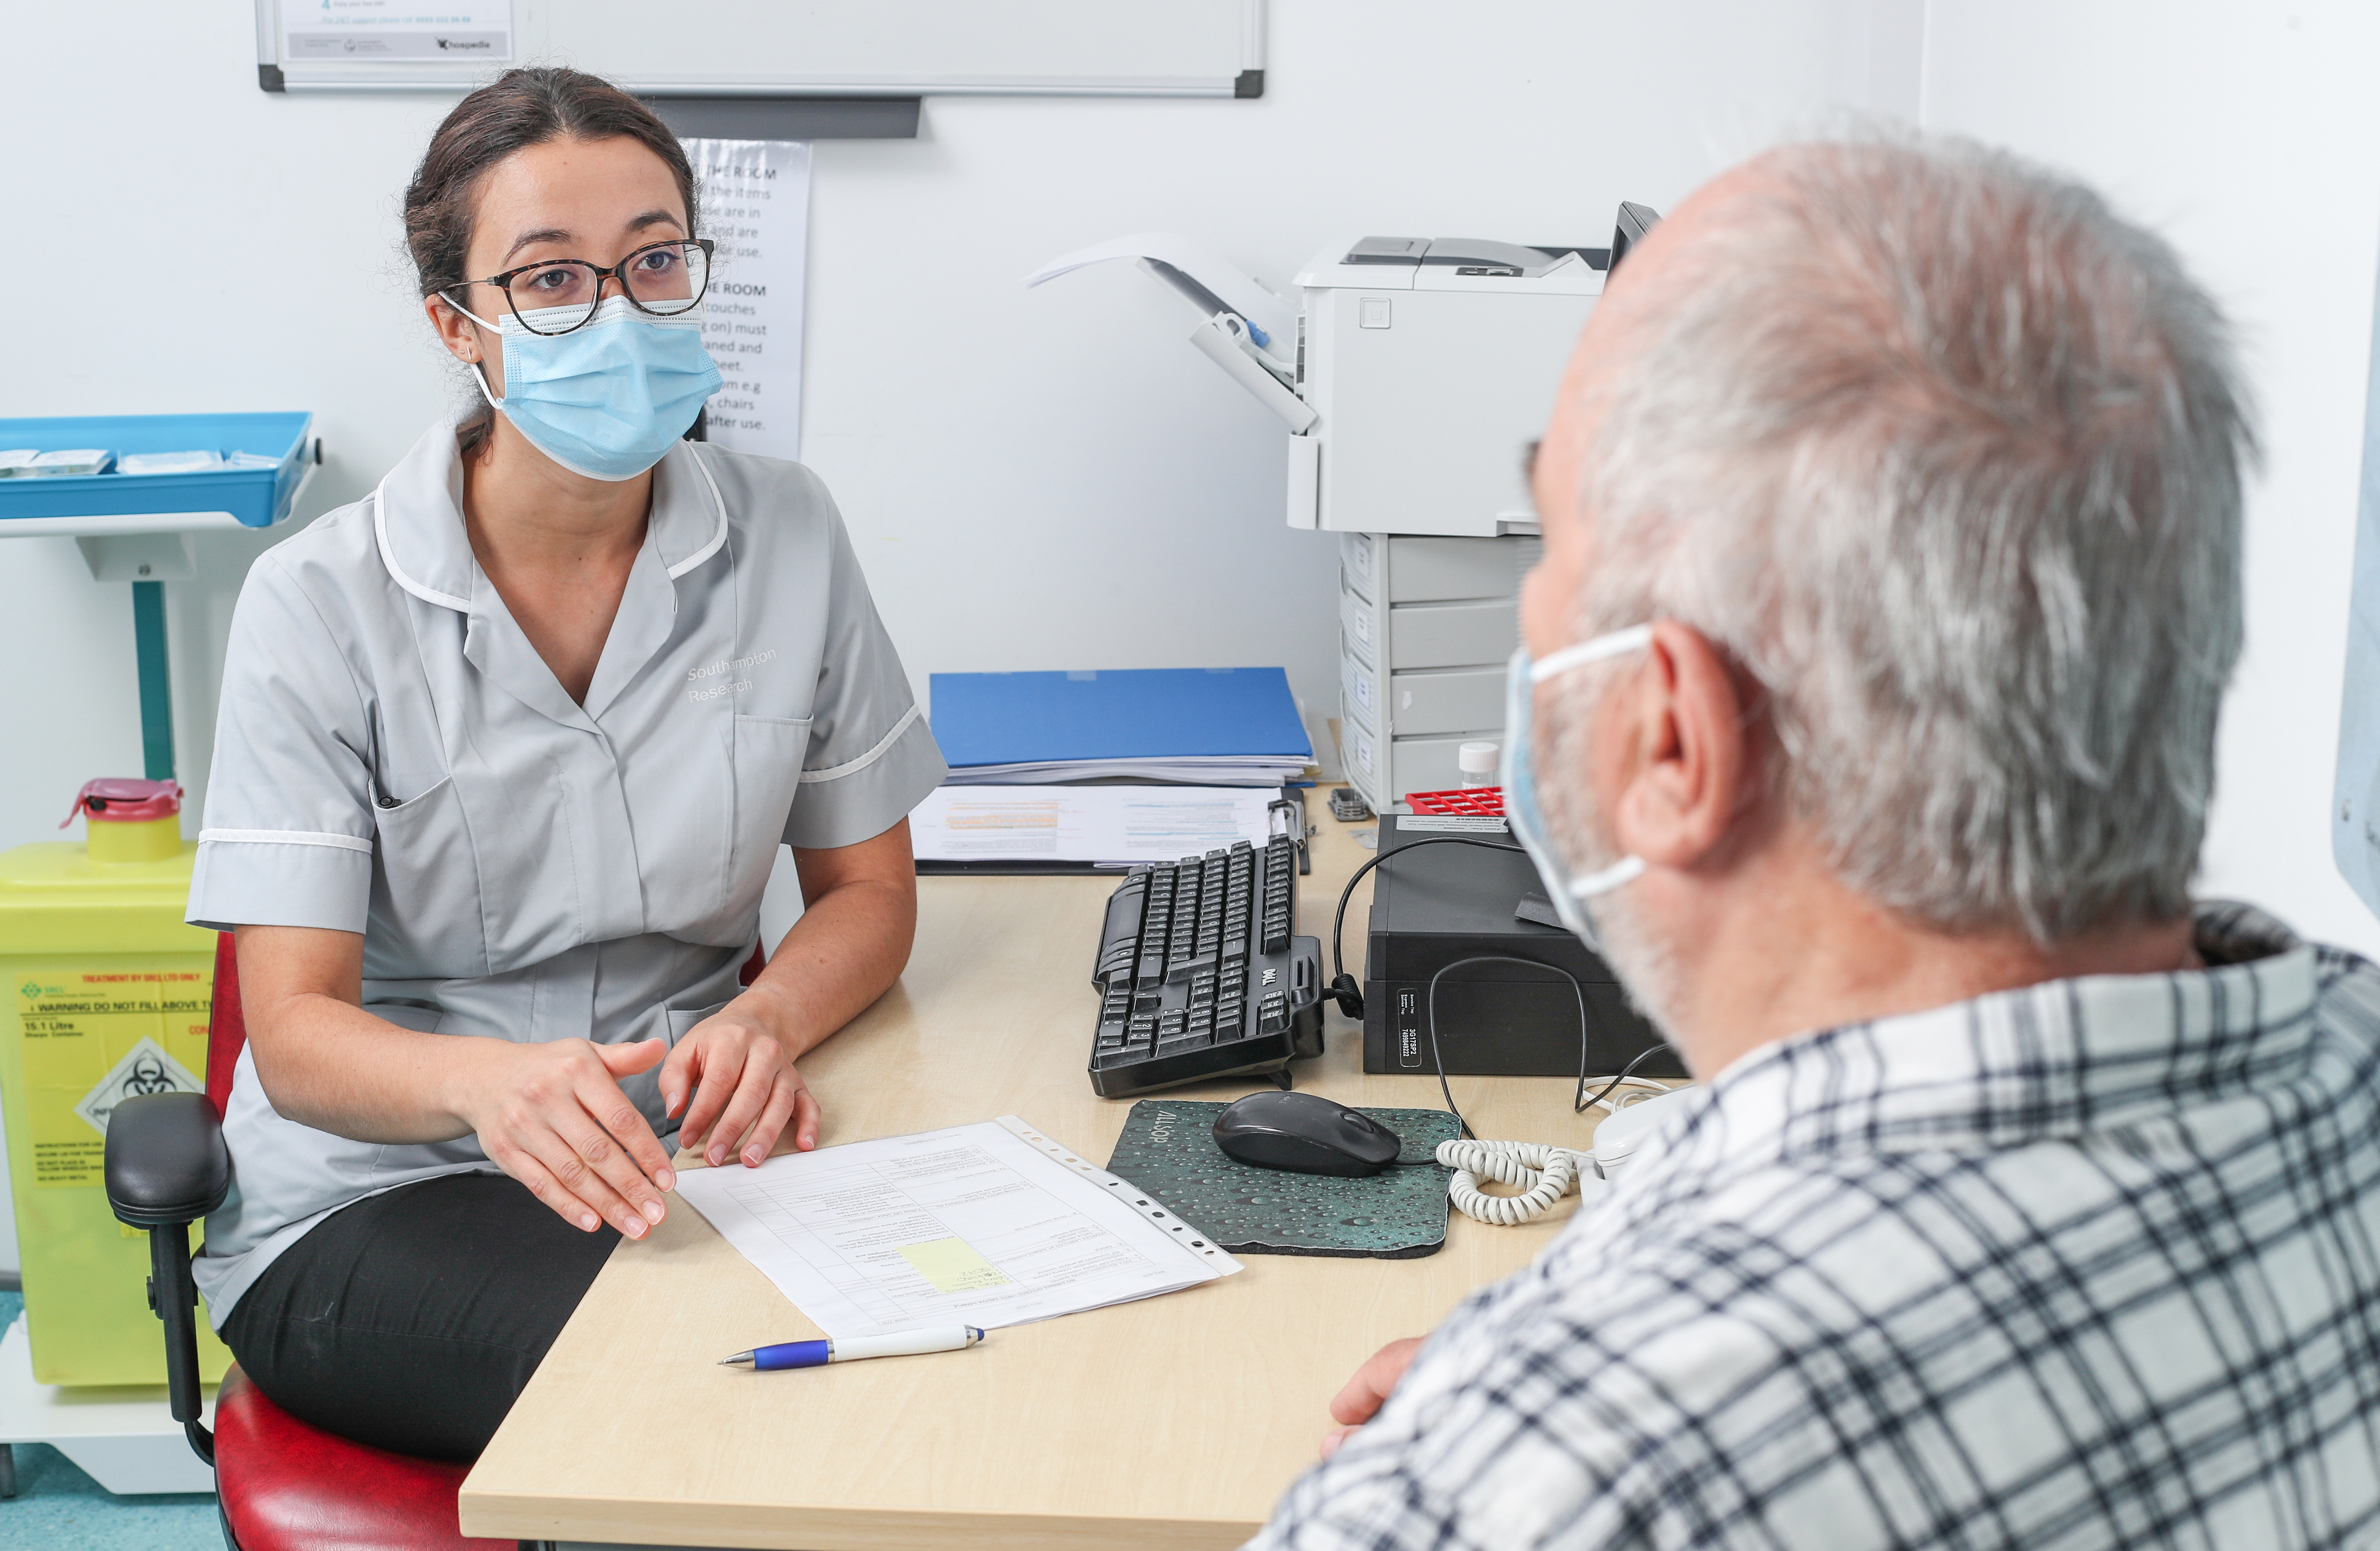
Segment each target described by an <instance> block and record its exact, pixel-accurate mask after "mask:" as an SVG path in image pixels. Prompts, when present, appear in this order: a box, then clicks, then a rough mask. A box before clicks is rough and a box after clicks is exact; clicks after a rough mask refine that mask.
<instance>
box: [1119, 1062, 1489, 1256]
mask: <svg viewBox="0 0 2380 1551" xmlns="http://www.w3.org/2000/svg"><path fill="white" fill-rule="evenodd" d="M1222 1112H1223V1106H1222V1105H1220V1104H1202V1103H1199V1102H1197V1101H1196V1100H1193V1099H1142V1100H1141V1101H1140V1102H1139V1103H1137V1104H1135V1105H1133V1106H1132V1113H1131V1114H1129V1115H1127V1116H1125V1117H1124V1122H1123V1135H1122V1136H1121V1137H1118V1138H1117V1139H1116V1146H1115V1153H1114V1154H1113V1155H1112V1156H1111V1157H1110V1158H1109V1159H1108V1172H1109V1173H1111V1174H1113V1175H1116V1176H1118V1177H1119V1178H1122V1179H1129V1180H1131V1181H1132V1182H1133V1183H1134V1184H1135V1185H1136V1186H1138V1187H1139V1188H1140V1189H1142V1190H1144V1191H1147V1192H1148V1193H1149V1194H1150V1195H1152V1196H1154V1197H1156V1198H1157V1199H1158V1200H1160V1201H1162V1202H1163V1203H1165V1204H1166V1206H1167V1208H1168V1209H1170V1210H1171V1211H1172V1212H1173V1213H1174V1214H1175V1215H1178V1216H1179V1217H1181V1219H1182V1220H1183V1221H1184V1222H1185V1223H1188V1224H1190V1225H1191V1226H1192V1227H1196V1228H1197V1229H1198V1230H1199V1231H1200V1232H1202V1233H1204V1234H1206V1236H1207V1237H1208V1238H1209V1239H1211V1240H1214V1241H1215V1242H1216V1243H1217V1244H1220V1245H1221V1246H1222V1247H1223V1248H1224V1249H1225V1250H1227V1251H1229V1252H1231V1253H1233V1254H1235V1255H1346V1256H1370V1257H1372V1258H1374V1259H1377V1260H1418V1259H1420V1258H1421V1257H1422V1256H1424V1255H1434V1254H1436V1253H1438V1252H1439V1250H1441V1249H1443V1248H1444V1247H1445V1245H1446V1183H1447V1181H1448V1180H1449V1179H1451V1178H1453V1171H1452V1170H1451V1169H1447V1168H1442V1167H1440V1166H1439V1165H1438V1163H1437V1162H1436V1161H1435V1159H1436V1155H1437V1153H1438V1144H1439V1142H1448V1141H1451V1140H1452V1139H1453V1137H1454V1134H1455V1121H1454V1117H1453V1116H1451V1115H1449V1114H1447V1113H1446V1112H1445V1111H1444V1110H1442V1109H1366V1111H1364V1113H1365V1114H1366V1115H1368V1116H1370V1117H1372V1118H1373V1119H1375V1120H1378V1122H1379V1123H1380V1124H1382V1125H1384V1126H1386V1127H1388V1128H1389V1130H1392V1131H1394V1132H1396V1133H1397V1135H1398V1136H1399V1137H1400V1138H1401V1139H1402V1140H1403V1142H1404V1147H1403V1150H1402V1151H1401V1152H1399V1153H1398V1154H1397V1161H1396V1163H1395V1164H1394V1165H1393V1166H1390V1167H1388V1168H1385V1169H1382V1170H1381V1171H1380V1172H1379V1173H1378V1174H1375V1175H1372V1176H1370V1177H1369V1178H1367V1179H1343V1178H1335V1177H1333V1176H1330V1175H1326V1174H1291V1173H1287V1172H1284V1171H1283V1170H1281V1169H1278V1168H1258V1167H1257V1166H1255V1165H1253V1164H1244V1163H1242V1162H1240V1161H1239V1160H1238V1159H1236V1158H1233V1157H1230V1156H1227V1155H1226V1154H1224V1152H1223V1150H1222V1149H1221V1148H1220V1147H1218V1146H1216V1145H1215V1117H1216V1116H1218V1115H1220V1114H1221V1113H1222Z"/></svg>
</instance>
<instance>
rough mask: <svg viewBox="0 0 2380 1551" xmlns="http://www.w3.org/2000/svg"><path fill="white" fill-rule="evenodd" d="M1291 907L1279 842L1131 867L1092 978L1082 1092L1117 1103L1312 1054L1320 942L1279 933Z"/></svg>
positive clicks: (1291, 877)
mask: <svg viewBox="0 0 2380 1551" xmlns="http://www.w3.org/2000/svg"><path fill="white" fill-rule="evenodd" d="M1296 902H1297V866H1296V855H1295V848H1294V847H1293V845H1292V844H1291V842H1290V839H1289V837H1287V836H1285V835H1283V836H1276V837H1273V839H1272V840H1271V841H1270V842H1269V843H1268V844H1267V845H1266V847H1265V849H1263V850H1257V849H1255V848H1253V847H1251V846H1250V845H1249V844H1248V843H1247V842H1246V841H1245V840H1243V841H1241V842H1239V843H1238V844H1237V845H1235V846H1233V847H1232V849H1229V850H1214V851H1208V853H1207V854H1206V855H1205V856H1185V857H1184V858H1183V859H1182V860H1181V861H1175V862H1167V863H1164V864H1161V865H1159V866H1155V867H1135V868H1134V869H1133V870H1132V872H1131V873H1130V874H1128V875H1127V876H1126V877H1125V878H1124V881H1123V885H1121V886H1120V887H1118V888H1117V890H1116V891H1115V895H1114V897H1113V898H1111V899H1109V900H1108V919H1107V925H1106V926H1105V928H1103V929H1102V930H1101V932H1100V933H1099V958H1098V959H1097V961H1096V963H1095V965H1094V967H1093V969H1092V971H1091V983H1092V985H1094V986H1096V987H1097V988H1098V990H1099V1032H1098V1034H1097V1035H1096V1036H1095V1037H1094V1039H1093V1041H1092V1044H1091V1087H1092V1088H1093V1089H1094V1090H1096V1091H1097V1092H1098V1093H1099V1095H1100V1096H1101V1097H1103V1098H1111V1099H1115V1098H1126V1097H1129V1096H1131V1095H1133V1094H1135V1093H1150V1092H1152V1091H1154V1090H1156V1089H1159V1088H1172V1087H1175V1086H1178V1085H1179V1084H1181V1083H1184V1082H1198V1081H1205V1080H1206V1079H1208V1078H1215V1077H1237V1076H1242V1075H1260V1074H1263V1073H1266V1072H1277V1071H1279V1070H1281V1069H1282V1068H1283V1067H1285V1066H1287V1065H1288V1064H1289V1062H1290V1060H1291V1059H1292V1058H1293V1057H1296V1056H1319V1055H1321V1054H1322V1006H1321V1002H1322V945H1321V944H1320V943H1319V942H1318V941H1317V940H1316V939H1315V938H1312V937H1297V936H1292V935H1291V934H1290V921H1291V916H1292V913H1293V907H1294V906H1295V904H1296Z"/></svg>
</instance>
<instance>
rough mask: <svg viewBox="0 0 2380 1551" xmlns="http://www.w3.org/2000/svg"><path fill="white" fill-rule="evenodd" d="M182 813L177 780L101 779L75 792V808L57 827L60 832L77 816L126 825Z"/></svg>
mask: <svg viewBox="0 0 2380 1551" xmlns="http://www.w3.org/2000/svg"><path fill="white" fill-rule="evenodd" d="M181 811H182V784H181V783H180V782H179V781H141V780H136V779H134V778H133V777H132V776H129V775H103V776H101V777H100V778H99V779H98V780H96V781H85V782H84V783H83V784H82V790H80V791H79V792H77V793H75V805H74V807H73V808H72V809H71V810H70V811H69V812H67V816H66V817H65V818H64V819H61V820H60V821H59V822H58V827H59V828H60V829H64V828H65V827H66V826H67V824H72V823H74V821H75V814H76V813H81V814H83V815H84V816H86V817H88V818H89V819H91V821H92V822H93V823H97V822H99V821H101V820H105V821H106V822H107V823H109V824H129V823H131V822H133V821H135V820H138V819H164V818H171V817H173V816H174V815H175V814H176V813H178V812H181Z"/></svg>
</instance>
